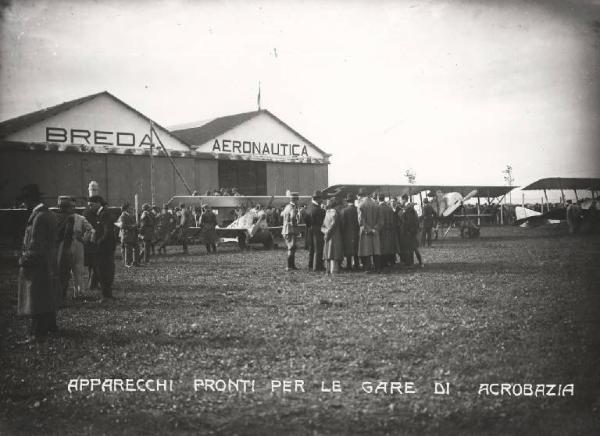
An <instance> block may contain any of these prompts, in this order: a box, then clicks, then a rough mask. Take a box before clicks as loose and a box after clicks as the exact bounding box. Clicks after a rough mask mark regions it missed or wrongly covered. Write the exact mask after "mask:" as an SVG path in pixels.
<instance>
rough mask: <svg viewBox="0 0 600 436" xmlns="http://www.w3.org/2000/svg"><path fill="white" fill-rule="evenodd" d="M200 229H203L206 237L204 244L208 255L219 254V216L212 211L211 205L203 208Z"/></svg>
mask: <svg viewBox="0 0 600 436" xmlns="http://www.w3.org/2000/svg"><path fill="white" fill-rule="evenodd" d="M199 226H200V228H201V229H202V235H203V237H204V244H205V245H206V252H207V253H211V252H212V253H215V254H216V253H217V241H218V240H219V236H218V235H217V230H216V228H217V216H216V215H215V213H214V212H213V211H212V209H211V207H210V205H208V204H207V205H205V206H203V207H202V215H200V223H199Z"/></svg>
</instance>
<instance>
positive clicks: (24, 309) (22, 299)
mask: <svg viewBox="0 0 600 436" xmlns="http://www.w3.org/2000/svg"><path fill="white" fill-rule="evenodd" d="M18 200H22V201H23V202H24V203H25V206H26V207H27V210H28V211H30V215H29V219H28V220H27V227H26V229H25V235H24V237H23V247H22V251H21V256H20V258H19V266H20V268H19V290H18V304H17V309H18V313H19V315H25V316H29V317H30V319H31V323H30V326H29V332H28V337H27V339H26V340H25V341H22V343H30V342H34V341H36V340H41V339H44V338H45V337H46V336H47V335H48V333H49V332H56V331H57V330H58V328H57V325H56V311H57V309H58V308H59V306H60V304H61V296H60V284H59V283H58V271H57V260H56V251H57V249H56V242H57V229H56V219H55V217H54V216H53V214H52V213H51V212H50V211H49V210H48V208H47V207H46V205H44V203H43V202H42V194H41V192H40V191H39V188H38V186H37V185H27V186H25V187H23V189H22V192H21V195H20V196H19V197H18Z"/></svg>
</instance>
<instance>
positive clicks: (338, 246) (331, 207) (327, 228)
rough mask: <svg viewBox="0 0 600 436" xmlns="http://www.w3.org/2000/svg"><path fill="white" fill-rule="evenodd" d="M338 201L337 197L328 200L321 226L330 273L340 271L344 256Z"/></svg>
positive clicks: (324, 255)
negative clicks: (337, 207)
mask: <svg viewBox="0 0 600 436" xmlns="http://www.w3.org/2000/svg"><path fill="white" fill-rule="evenodd" d="M336 206H338V202H337V200H336V199H335V198H330V199H329V200H327V211H326V213H325V218H324V219H323V225H322V226H321V233H322V234H323V239H324V241H325V244H324V246H323V259H324V260H325V264H326V268H325V270H326V271H327V273H329V274H335V273H338V272H339V271H340V262H341V261H342V259H343V258H344V241H343V239H342V231H341V222H340V221H341V220H340V213H339V212H338V210H337V209H336Z"/></svg>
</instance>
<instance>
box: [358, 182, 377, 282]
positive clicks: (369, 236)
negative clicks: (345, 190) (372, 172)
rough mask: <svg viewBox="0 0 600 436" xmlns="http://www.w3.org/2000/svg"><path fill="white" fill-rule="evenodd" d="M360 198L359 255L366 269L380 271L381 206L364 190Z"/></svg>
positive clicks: (359, 195)
mask: <svg viewBox="0 0 600 436" xmlns="http://www.w3.org/2000/svg"><path fill="white" fill-rule="evenodd" d="M358 198H359V200H358V224H359V226H360V239H359V241H358V255H359V256H360V258H361V260H362V263H363V265H364V266H365V269H367V270H372V269H375V270H376V271H379V270H380V256H381V243H380V240H379V231H380V229H381V218H380V214H379V206H378V205H377V203H376V202H375V201H374V200H373V199H372V198H371V197H369V196H367V193H366V191H365V190H364V189H363V188H361V189H360V190H359V191H358ZM371 258H372V261H371Z"/></svg>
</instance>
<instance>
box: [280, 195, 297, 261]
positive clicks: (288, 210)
mask: <svg viewBox="0 0 600 436" xmlns="http://www.w3.org/2000/svg"><path fill="white" fill-rule="evenodd" d="M298 199H299V196H298V193H297V192H292V193H290V202H289V204H287V205H286V206H285V208H284V209H283V212H281V217H282V218H283V227H282V229H281V236H283V239H284V240H285V245H286V246H287V249H288V251H287V267H286V269H285V270H286V271H292V270H296V269H298V268H297V267H296V232H297V229H296V226H297V225H298V206H297V205H298Z"/></svg>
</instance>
